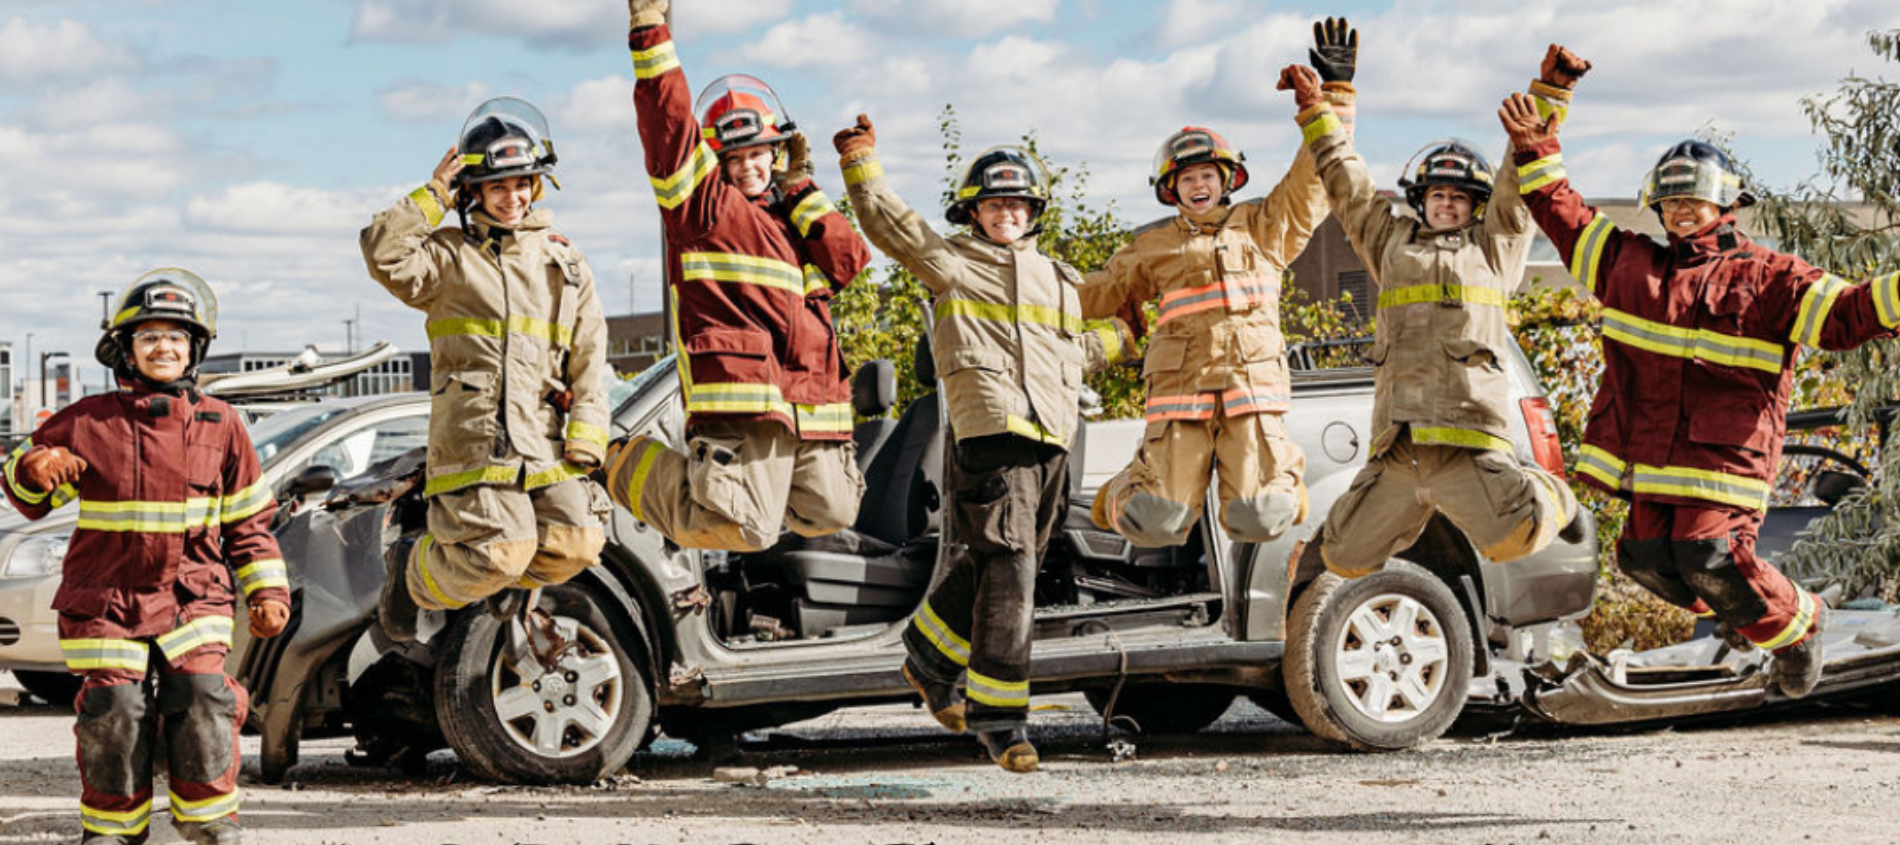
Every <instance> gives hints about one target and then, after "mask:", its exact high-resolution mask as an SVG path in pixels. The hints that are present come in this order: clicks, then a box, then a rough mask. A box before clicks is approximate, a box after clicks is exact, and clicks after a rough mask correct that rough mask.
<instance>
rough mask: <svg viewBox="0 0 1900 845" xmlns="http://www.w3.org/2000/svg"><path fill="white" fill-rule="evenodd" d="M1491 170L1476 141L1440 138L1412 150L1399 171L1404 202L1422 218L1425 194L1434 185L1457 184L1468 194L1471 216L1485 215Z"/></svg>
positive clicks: (1489, 193) (1489, 190)
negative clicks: (1414, 151)
mask: <svg viewBox="0 0 1900 845" xmlns="http://www.w3.org/2000/svg"><path fill="white" fill-rule="evenodd" d="M1492 177H1493V171H1492V170H1491V163H1490V162H1488V161H1485V159H1484V154H1483V153H1480V152H1478V148H1477V146H1476V145H1475V144H1472V143H1471V142H1469V141H1465V140H1463V139H1460V138H1440V139H1438V140H1436V141H1433V142H1431V143H1429V144H1426V145H1425V146H1424V147H1421V148H1420V149H1419V151H1418V152H1416V153H1413V154H1412V160H1411V161H1409V162H1406V164H1405V169H1404V170H1403V171H1400V174H1399V187H1400V188H1403V189H1404V190H1405V202H1406V204H1407V205H1410V206H1411V207H1412V210H1413V211H1415V212H1417V213H1418V217H1419V219H1420V220H1423V219H1425V195H1426V194H1428V193H1430V192H1431V189H1432V188H1434V187H1436V186H1440V185H1443V186H1446V187H1451V188H1457V189H1458V190H1461V191H1464V192H1465V193H1467V194H1470V195H1471V219H1473V220H1481V219H1483V218H1484V208H1485V205H1486V204H1487V203H1489V202H1490V200H1491V182H1492Z"/></svg>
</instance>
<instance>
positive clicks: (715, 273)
mask: <svg viewBox="0 0 1900 845" xmlns="http://www.w3.org/2000/svg"><path fill="white" fill-rule="evenodd" d="M680 270H681V271H682V274H681V279H682V280H683V281H689V282H693V281H701V282H703V281H712V282H737V283H740V284H748V285H760V286H763V287H768V288H777V289H779V290H788V291H791V292H793V293H796V294H798V295H800V296H803V295H804V294H805V274H804V273H803V272H801V271H800V270H799V269H798V268H797V267H794V266H792V265H790V264H787V263H785V262H783V261H778V260H776V259H771V258H760V257H758V256H756V255H739V254H738V253H731V252H686V253H681V254H680Z"/></svg>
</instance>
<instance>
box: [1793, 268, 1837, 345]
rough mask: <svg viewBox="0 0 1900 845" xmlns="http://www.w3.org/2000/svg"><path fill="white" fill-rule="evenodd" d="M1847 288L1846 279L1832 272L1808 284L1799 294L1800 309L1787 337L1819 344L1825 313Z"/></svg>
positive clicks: (1796, 340) (1825, 321)
mask: <svg viewBox="0 0 1900 845" xmlns="http://www.w3.org/2000/svg"><path fill="white" fill-rule="evenodd" d="M1847 288H1848V284H1847V280H1845V279H1842V278H1841V277H1839V276H1836V275H1834V274H1833V273H1829V274H1827V275H1825V276H1822V277H1821V278H1820V279H1819V280H1818V281H1816V282H1815V283H1814V284H1811V285H1808V290H1807V292H1806V293H1804V294H1802V295H1801V310H1800V311H1799V312H1797V314H1796V315H1795V319H1794V330H1793V331H1790V332H1789V333H1788V339H1789V340H1792V341H1794V342H1795V343H1805V344H1807V345H1809V346H1820V345H1821V328H1822V327H1823V326H1826V325H1827V315H1828V314H1829V313H1830V312H1832V311H1833V310H1834V300H1836V299H1839V298H1840V295H1841V293H1842V292H1843V291H1845V290H1847Z"/></svg>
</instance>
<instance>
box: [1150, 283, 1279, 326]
mask: <svg viewBox="0 0 1900 845" xmlns="http://www.w3.org/2000/svg"><path fill="white" fill-rule="evenodd" d="M1279 294H1280V283H1279V280H1278V279H1271V278H1268V277H1266V276H1249V277H1247V278H1242V279H1227V280H1224V281H1220V282H1215V283H1214V284H1211V285H1201V286H1199V287H1192V288H1184V289H1182V290H1177V291H1171V292H1169V293H1166V294H1163V295H1162V296H1161V318H1160V319H1159V320H1156V321H1155V325H1157V326H1158V325H1161V324H1162V323H1165V322H1167V321H1169V320H1172V319H1174V318H1176V317H1183V316H1186V315H1188V314H1195V313H1199V312H1201V311H1208V310H1212V309H1215V308H1221V307H1226V308H1228V309H1230V310H1235V311H1238V310H1243V309H1247V308H1252V307H1253V306H1255V305H1259V304H1261V303H1263V302H1268V301H1270V300H1272V299H1273V298H1274V297H1277V296H1279Z"/></svg>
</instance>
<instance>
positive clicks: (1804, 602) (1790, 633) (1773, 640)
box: [1755, 584, 1821, 651]
mask: <svg viewBox="0 0 1900 845" xmlns="http://www.w3.org/2000/svg"><path fill="white" fill-rule="evenodd" d="M1794 591H1795V599H1796V602H1797V603H1798V604H1799V605H1800V606H1801V609H1800V610H1799V611H1796V612H1795V615H1794V618H1793V619H1790V620H1788V626H1787V627H1786V628H1782V629H1781V633H1779V634H1776V635H1774V636H1772V637H1769V638H1768V639H1766V640H1763V641H1761V642H1758V643H1755V645H1757V646H1760V647H1761V648H1762V649H1764V650H1768V651H1773V650H1775V649H1778V648H1781V647H1782V646H1785V645H1789V644H1791V643H1793V642H1794V641H1795V640H1798V639H1801V637H1802V636H1803V635H1805V634H1807V632H1808V628H1809V627H1811V626H1813V625H1814V616H1815V612H1816V608H1815V605H1817V604H1819V603H1820V601H1821V600H1820V599H1817V598H1815V597H1814V596H1813V595H1812V594H1810V593H1809V592H1808V591H1807V590H1803V589H1801V585H1799V584H1796V585H1795V587H1794Z"/></svg>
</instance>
